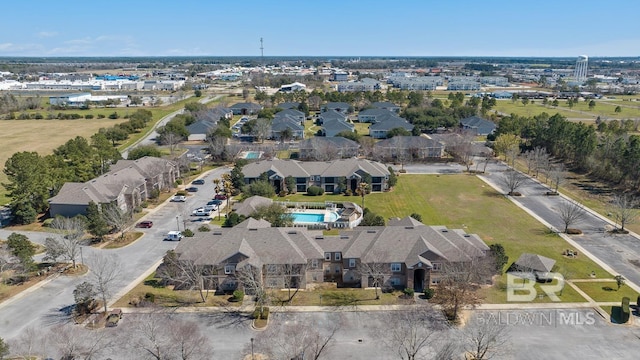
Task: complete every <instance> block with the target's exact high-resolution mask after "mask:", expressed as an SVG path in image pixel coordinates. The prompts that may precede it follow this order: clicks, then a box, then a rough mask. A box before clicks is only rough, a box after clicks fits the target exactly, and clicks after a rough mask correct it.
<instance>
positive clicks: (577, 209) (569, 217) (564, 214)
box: [558, 200, 586, 233]
mask: <svg viewBox="0 0 640 360" xmlns="http://www.w3.org/2000/svg"><path fill="white" fill-rule="evenodd" d="M558 213H559V214H560V219H561V220H562V223H563V224H564V232H565V233H566V232H567V231H569V227H570V226H572V225H575V224H578V223H580V222H581V221H582V220H583V219H584V218H585V216H586V213H585V210H584V207H583V206H582V204H580V203H578V202H575V201H572V200H562V202H561V203H560V205H558Z"/></svg>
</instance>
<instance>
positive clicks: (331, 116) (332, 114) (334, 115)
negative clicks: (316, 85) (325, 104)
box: [318, 110, 347, 122]
mask: <svg viewBox="0 0 640 360" xmlns="http://www.w3.org/2000/svg"><path fill="white" fill-rule="evenodd" d="M318 118H319V119H322V121H323V122H326V121H331V120H343V121H344V120H346V119H347V116H346V115H345V114H343V113H340V112H337V111H335V110H327V111H324V112H321V113H320V114H319V115H318Z"/></svg>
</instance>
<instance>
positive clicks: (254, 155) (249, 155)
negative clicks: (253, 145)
mask: <svg viewBox="0 0 640 360" xmlns="http://www.w3.org/2000/svg"><path fill="white" fill-rule="evenodd" d="M261 155H262V152H260V151H247V154H246V155H245V156H244V158H245V159H259V158H260V156H261Z"/></svg>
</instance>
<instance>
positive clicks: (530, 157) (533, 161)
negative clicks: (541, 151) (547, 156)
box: [524, 150, 538, 174]
mask: <svg viewBox="0 0 640 360" xmlns="http://www.w3.org/2000/svg"><path fill="white" fill-rule="evenodd" d="M537 160H538V159H537V158H536V154H535V151H534V150H529V151H527V152H525V153H524V161H525V163H526V164H527V174H531V172H532V171H535V169H536V165H537V164H538V162H537Z"/></svg>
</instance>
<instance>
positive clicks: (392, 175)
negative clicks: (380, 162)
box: [387, 166, 398, 188]
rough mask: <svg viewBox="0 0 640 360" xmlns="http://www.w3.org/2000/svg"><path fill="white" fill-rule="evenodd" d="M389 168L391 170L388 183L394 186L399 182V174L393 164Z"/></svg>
mask: <svg viewBox="0 0 640 360" xmlns="http://www.w3.org/2000/svg"><path fill="white" fill-rule="evenodd" d="M387 170H388V171H389V180H388V181H387V184H389V187H390V188H392V187H394V186H396V184H397V183H398V176H397V175H396V172H395V171H394V170H393V168H392V167H391V166H389V167H388V168H387Z"/></svg>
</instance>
